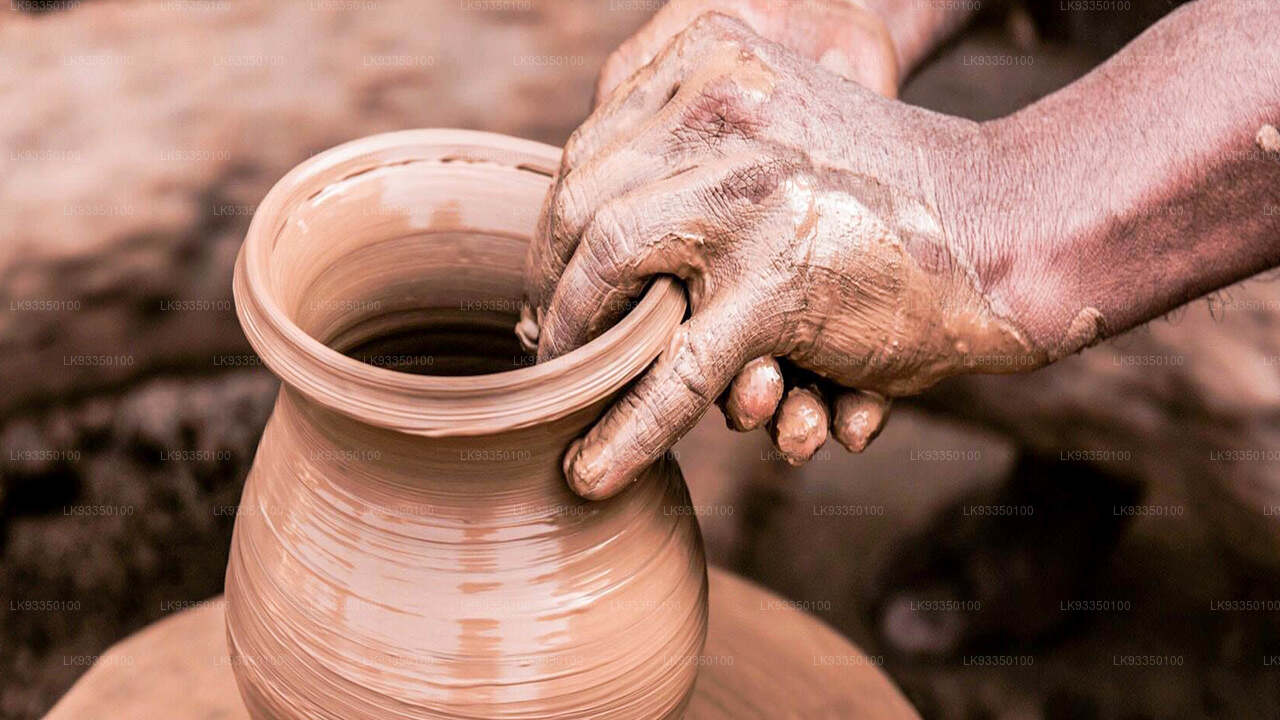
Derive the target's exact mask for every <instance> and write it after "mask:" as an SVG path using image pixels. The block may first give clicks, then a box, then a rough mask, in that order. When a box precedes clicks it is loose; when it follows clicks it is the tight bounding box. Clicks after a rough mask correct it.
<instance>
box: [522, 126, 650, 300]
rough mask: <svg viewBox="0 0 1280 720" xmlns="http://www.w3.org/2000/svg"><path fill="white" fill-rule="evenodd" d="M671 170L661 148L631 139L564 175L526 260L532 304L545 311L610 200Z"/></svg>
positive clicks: (554, 189)
mask: <svg viewBox="0 0 1280 720" xmlns="http://www.w3.org/2000/svg"><path fill="white" fill-rule="evenodd" d="M672 172H673V170H672V169H671V166H670V162H669V160H668V159H666V158H665V157H663V153H662V151H661V148H659V147H651V146H650V147H647V146H646V144H645V143H643V142H634V143H628V144H626V145H623V146H620V147H617V148H614V149H612V150H610V152H607V153H603V154H601V155H599V156H597V157H596V158H594V159H592V160H591V161H590V162H588V163H587V164H586V165H584V166H583V167H582V168H579V170H577V171H575V172H572V173H570V174H569V175H568V176H564V177H561V178H560V180H559V181H558V182H557V183H556V185H555V186H553V187H552V189H551V190H550V192H549V194H548V196H547V199H546V201H545V202H544V204H543V209H542V215H541V217H540V219H539V224H538V230H537V234H536V235H535V236H534V240H533V243H532V244H531V245H530V247H529V257H528V258H527V260H526V262H525V292H526V300H527V302H528V304H529V305H530V306H531V307H533V308H534V310H535V312H536V311H537V310H543V311H545V310H546V307H547V305H548V304H549V303H550V300H551V297H552V294H553V293H554V291H555V288H556V286H557V285H558V284H559V281H560V275H561V274H562V273H564V269H565V266H566V265H567V264H568V263H569V258H571V257H573V253H574V251H575V250H576V249H577V247H578V241H579V240H580V239H581V237H582V231H583V230H584V229H585V228H586V226H587V223H589V222H590V221H591V218H592V217H593V216H594V215H595V214H596V213H597V212H598V211H599V210H600V208H601V206H602V205H604V204H605V203H607V202H608V201H610V200H612V199H614V198H616V197H619V196H621V195H623V194H625V193H626V192H627V191H629V190H632V189H634V188H637V187H641V186H642V185H644V184H647V183H650V182H653V181H657V180H661V179H662V178H664V177H666V176H668V175H670V174H671V173H672Z"/></svg>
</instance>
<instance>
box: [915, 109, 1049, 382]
mask: <svg viewBox="0 0 1280 720" xmlns="http://www.w3.org/2000/svg"><path fill="white" fill-rule="evenodd" d="M944 121H946V122H947V123H949V126H950V129H949V130H948V131H947V132H942V133H936V134H935V137H944V138H947V141H946V142H944V143H939V144H935V145H934V146H933V148H932V150H933V152H932V153H931V154H930V156H929V158H930V159H929V164H930V166H931V167H932V169H933V170H932V176H933V178H934V183H935V187H936V188H937V194H936V196H935V198H934V200H933V201H934V202H935V203H936V207H937V208H938V215H939V217H940V219H941V223H942V227H943V236H944V239H943V243H944V245H945V247H946V255H947V257H948V261H949V262H950V263H951V267H952V271H951V272H950V273H949V274H947V277H946V280H947V282H949V283H950V285H949V286H948V288H947V292H948V293H950V296H949V298H948V300H947V302H946V303H945V307H946V309H947V313H946V315H945V317H944V322H945V323H946V324H947V326H948V327H953V328H954V333H955V334H956V335H957V337H959V338H960V339H961V341H962V343H963V345H964V346H965V348H966V350H967V352H965V353H960V354H959V355H958V356H957V361H958V363H959V365H960V367H959V368H958V369H957V372H958V373H1011V372H1027V371H1031V370H1035V369H1037V368H1039V367H1042V366H1044V365H1046V364H1048V363H1049V362H1051V361H1052V360H1054V359H1057V358H1056V356H1055V355H1054V354H1053V353H1052V352H1050V351H1049V350H1048V349H1047V348H1046V345H1045V344H1044V342H1043V337H1044V334H1043V332H1042V329H1043V327H1044V325H1045V320H1046V312H1045V310H1046V303H1047V302H1048V301H1049V300H1050V299H1051V298H1053V297H1055V295H1056V292H1057V291H1056V288H1058V287H1059V285H1060V282H1059V280H1058V279H1056V278H1055V277H1054V276H1053V275H1051V274H1050V273H1049V270H1051V269H1052V265H1051V264H1048V265H1047V264H1046V260H1047V258H1049V257H1050V254H1049V253H1045V252H1040V251H1038V250H1037V243H1036V241H1035V240H1034V238H1035V237H1037V234H1036V233H1035V232H1033V231H1031V230H1030V229H1029V228H1028V227H1027V225H1028V224H1029V223H1037V222H1039V218H1041V217H1045V216H1044V215H1043V214H1042V213H1040V212H1038V211H1037V210H1036V209H1035V208H1032V207H1028V206H1026V205H1025V204H1016V205H1015V204H1014V198H1018V197H1021V196H1022V195H1023V193H1020V192H1016V189H1017V188H1018V187H1020V186H1021V187H1025V186H1026V184H1027V183H1029V182H1031V180H1030V179H1029V178H1028V176H1027V173H1028V172H1029V171H1030V170H1031V168H1028V167H1026V165H1024V164H1023V163H1022V158H1023V157H1025V154H1023V153H1018V152H1016V151H1014V148H1016V147H1017V146H1018V145H1019V143H1021V142H1024V140H1023V139H1021V138H1015V137H1012V136H1010V135H1009V134H1008V133H1010V130H1009V129H1008V128H1007V127H1005V126H1002V125H1000V124H999V123H975V122H971V121H968V120H961V119H959V118H944Z"/></svg>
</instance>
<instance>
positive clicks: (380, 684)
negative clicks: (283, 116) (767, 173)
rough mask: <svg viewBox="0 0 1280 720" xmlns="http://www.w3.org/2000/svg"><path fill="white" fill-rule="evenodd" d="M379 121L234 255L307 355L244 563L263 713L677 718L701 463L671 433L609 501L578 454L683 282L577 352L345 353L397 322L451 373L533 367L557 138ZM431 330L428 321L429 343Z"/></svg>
mask: <svg viewBox="0 0 1280 720" xmlns="http://www.w3.org/2000/svg"><path fill="white" fill-rule="evenodd" d="M459 138H461V140H460V139H459ZM361 142H365V143H370V142H371V144H370V145H369V146H368V147H361V146H357V147H356V148H355V149H352V148H350V147H347V146H344V147H343V148H340V149H337V150H335V151H331V152H330V153H328V154H326V155H322V156H318V157H317V158H313V159H312V160H310V161H308V163H304V166H306V167H304V166H300V168H299V169H298V170H295V171H294V173H291V175H290V176H286V178H285V179H284V180H282V181H281V183H280V184H279V185H277V188H275V189H273V190H272V193H271V194H269V195H268V197H267V199H266V200H264V202H263V204H262V206H260V209H259V211H258V216H255V218H254V224H253V227H252V228H251V230H250V237H249V238H248V239H246V245H245V248H244V249H243V250H242V252H241V257H240V260H239V262H238V263H237V269H236V299H237V310H238V312H239V313H240V316H241V321H242V325H243V326H244V327H245V330H246V334H247V335H248V336H249V338H250V341H251V342H252V343H253V345H254V347H255V349H256V350H257V351H258V353H259V355H261V356H262V357H263V359H264V361H265V362H266V363H267V364H268V365H269V366H271V368H272V369H273V370H274V371H275V372H276V373H277V374H278V375H280V376H281V378H282V380H283V381H284V382H283V384H282V388H281V391H280V395H279V398H278V400H277V404H276V407H275V410H274V412H273V414H272V417H271V419H270V421H269V423H268V425H267V428H266V430H265V432H264V434H263V436H262V440H261V442H260V444H259V447H258V452H257V456H256V458H255V460H254V465H253V468H252V470H251V471H250V474H249V477H248V480H247V482H246V485H245V489H244V495H243V498H242V500H241V505H240V511H239V514H238V516H237V519H236V527H235V534H234V539H233V542H232V548H231V559H230V564H229V566H228V569H227V579H226V599H227V637H228V642H229V645H230V651H231V655H232V658H233V667H234V670H235V674H236V679H237V682H238V684H239V687H240V691H241V694H242V695H243V697H244V700H245V704H246V706H247V707H248V709H249V712H250V714H251V715H253V717H255V718H260V719H263V720H265V719H267V718H273V719H277V718H288V719H292V718H298V719H301V718H309V719H310V718H333V719H335V720H336V719H338V718H343V719H348V720H349V719H351V718H375V717H377V718H594V717H608V718H675V717H679V716H680V715H681V713H682V712H683V708H684V707H685V705H686V704H687V702H688V700H689V697H690V695H691V693H692V689H693V684H694V680H695V679H696V672H697V662H696V659H697V656H698V654H699V653H700V652H701V649H702V644H703V641H704V639H705V635H706V621H707V618H706V607H707V584H706V565H705V560H704V556H703V550H702V542H701V538H700V536H699V532H698V528H697V524H696V521H695V519H694V516H693V513H692V512H690V507H689V496H688V492H687V489H686V488H685V485H684V482H683V479H682V478H681V476H680V472H679V469H678V468H677V467H676V465H675V463H674V461H671V460H669V459H660V460H659V461H658V462H657V463H656V464H655V465H654V466H653V467H652V468H651V469H650V470H649V471H648V472H647V473H646V474H645V476H644V477H642V478H641V479H640V480H639V481H637V483H636V484H635V486H634V487H632V488H631V489H630V490H629V491H627V492H625V493H623V494H621V495H619V496H618V497H616V498H613V499H611V500H609V501H605V502H594V503H589V502H586V501H583V500H581V499H579V498H578V497H577V496H575V495H573V494H572V493H571V492H570V491H569V490H568V488H567V486H566V484H565V482H564V479H563V476H562V474H561V467H560V464H561V459H562V455H563V452H564V449H565V447H566V446H567V445H568V443H569V442H570V441H571V440H572V439H573V438H575V437H578V436H580V435H581V434H582V433H583V432H584V431H585V429H586V428H587V427H589V425H590V424H591V423H592V422H593V421H594V420H595V419H596V418H597V417H598V416H599V414H600V412H601V411H602V409H603V408H604V407H605V406H606V405H607V403H608V402H609V401H610V400H611V399H612V397H613V396H614V395H615V394H616V392H617V391H618V389H619V388H620V387H621V386H622V384H623V383H625V382H627V381H628V380H630V379H631V378H633V377H634V376H635V375H637V374H638V373H639V372H640V371H642V370H643V368H644V366H646V365H647V363H648V362H649V361H650V360H651V359H652V356H653V355H654V354H656V352H657V349H658V348H660V346H661V344H662V343H663V342H665V338H664V337H657V335H658V334H661V332H665V331H663V330H661V328H666V331H669V329H670V327H668V326H671V327H673V326H674V322H678V319H679V311H680V310H681V309H682V306H681V307H679V308H677V307H676V306H675V305H673V304H671V303H670V302H668V300H669V293H668V289H666V288H665V286H664V289H663V290H662V292H663V293H664V295H663V297H664V299H663V300H661V301H653V302H650V299H649V298H646V299H645V300H644V301H642V303H641V305H640V306H639V307H638V309H637V310H633V314H636V313H638V314H640V315H644V316H645V317H646V318H648V320H647V321H646V320H644V319H641V320H636V321H635V322H631V321H632V318H630V317H629V318H628V319H627V321H624V323H621V324H620V326H619V327H618V328H615V329H614V330H611V331H610V334H608V335H607V336H602V338H600V339H598V340H596V341H593V342H592V343H589V344H588V346H586V348H584V349H583V350H582V351H579V352H582V355H581V356H580V357H579V359H578V360H573V361H567V362H560V360H557V361H554V362H552V363H548V364H545V365H538V366H536V367H527V368H521V369H510V370H507V371H506V372H501V373H497V374H493V373H490V374H483V375H472V376H471V377H429V378H423V377H419V376H413V375H408V374H407V373H403V372H393V371H391V370H389V369H387V368H385V367H375V365H376V364H377V363H376V362H375V365H364V364H361V363H359V362H357V361H355V360H353V359H352V358H349V357H345V356H342V355H340V354H339V353H338V352H336V350H342V351H351V352H353V353H354V349H356V348H358V347H363V348H366V349H367V348H370V347H373V348H380V349H381V350H380V352H382V354H383V355H391V356H394V357H395V358H398V359H400V360H401V361H403V360H405V359H406V358H407V359H408V360H409V361H410V364H414V363H415V362H416V364H417V365H419V366H426V369H428V370H432V371H439V372H441V373H447V374H467V373H476V372H480V371H493V370H499V369H503V368H504V367H505V368H511V367H512V366H521V365H523V364H524V363H525V362H526V361H527V360H526V359H524V358H522V357H520V356H519V355H517V354H515V353H513V352H509V350H508V348H510V347H515V343H514V336H513V335H510V333H511V329H512V324H511V323H513V322H514V309H515V308H516V307H518V302H519V297H520V289H521V286H522V283H521V280H520V278H521V267H522V264H523V256H524V249H525V246H526V244H527V233H528V231H529V230H531V229H532V227H533V220H534V219H536V214H537V208H538V206H539V204H540V202H541V195H542V193H543V191H545V187H546V185H547V182H548V179H549V171H548V170H546V169H542V167H541V166H540V165H538V163H543V164H544V165H548V166H550V167H554V162H555V158H556V152H555V150H554V149H553V148H548V147H546V146H541V145H536V144H534V143H523V141H512V140H509V139H502V138H496V136H486V135H482V134H475V133H457V132H453V133H451V134H449V133H446V134H443V135H442V134H441V133H440V131H435V132H434V133H432V132H431V131H414V132H412V133H397V134H394V135H393V136H384V137H381V138H375V139H371V140H366V141H357V145H358V143H361ZM491 146H492V147H491ZM406 147H409V148H411V149H412V151H411V152H410V151H406V150H404V148H406ZM493 147H498V150H497V151H494V150H493ZM459 148H461V150H460V149H459ZM491 151H492V152H491ZM465 152H471V153H472V154H473V155H478V156H479V157H471V156H466V157H465V160H466V161H465V162H459V157H458V154H459V153H465ZM406 153H407V155H406ZM406 157H409V160H407V161H406ZM353 158H354V160H353ZM535 161H536V162H535ZM353 163H354V164H353ZM362 163H363V164H362ZM365 165H369V166H371V167H364V166H365ZM353 168H354V169H353ZM362 168H363V169H362ZM531 168H532V169H531ZM515 172H519V173H523V175H521V176H520V177H519V179H518V182H515V181H513V182H512V183H511V184H510V186H509V187H505V188H504V187H502V185H503V182H504V178H505V179H511V178H515V177H516V176H514V175H512V173H515ZM529 175H532V176H533V177H528V176H529ZM415 183H416V184H417V186H422V184H423V183H426V186H427V189H428V190H430V189H432V188H434V190H433V192H425V193H423V192H418V193H416V194H415V193H414V192H413V188H414V187H415ZM486 188H488V189H487V190H486ZM419 189H420V190H421V189H422V188H421V187H419ZM433 193H434V194H433ZM486 193H488V194H486ZM406 194H407V196H411V197H417V198H418V203H419V204H415V205H412V206H410V205H407V204H405V203H404V202H403V198H404V197H406ZM352 203H357V204H359V203H363V208H364V209H365V210H366V211H367V214H366V215H364V216H363V222H362V219H361V218H362V216H359V215H357V216H356V217H355V219H352V213H353V212H354V209H353V208H354V207H355V206H354V205H353V204H352ZM432 203H434V204H435V207H434V209H433V208H432V207H431V204H432ZM498 203H502V204H501V205H499V204H498ZM421 205H425V206H426V207H425V208H424V207H422V206H421ZM424 213H425V215H424ZM490 215H491V216H492V218H490V219H488V220H486V218H488V217H489V216H490ZM494 218H496V219H494ZM370 228H372V229H370ZM521 228H523V231H522V232H517V230H520V229H521ZM255 233H257V235H255ZM255 263H257V264H256V265H255ZM654 292H656V286H655V289H653V290H651V291H650V294H653V293H654ZM670 297H674V296H670ZM680 302H681V303H682V301H680ZM660 306H661V307H660ZM659 316H660V319H658V318H659ZM650 321H652V322H650ZM628 323H630V324H628ZM646 323H647V324H646ZM624 326H625V327H624ZM495 328H496V329H498V330H500V331H501V332H500V333H498V334H495ZM408 330H412V331H413V332H414V333H417V335H418V336H421V337H426V338H427V340H428V343H427V344H426V345H418V346H415V348H414V350H413V352H409V351H408V350H407V349H406V348H408V347H409V346H406V345H404V344H403V342H402V340H403V337H405V333H406V331H408ZM503 333H505V334H503ZM629 334H630V336H628V335H629ZM308 338H309V339H308ZM387 338H390V339H389V340H388V339H387ZM380 343H381V344H380ZM593 346H594V348H593ZM637 347H639V348H641V350H640V351H637V350H636V348H637ZM391 351H394V352H391ZM504 353H505V354H504ZM637 353H638V354H637ZM366 354H367V353H366ZM573 355H574V353H570V354H569V355H566V356H564V357H565V358H570V357H571V356H573ZM562 359H563V358H562ZM402 364H403V363H402ZM420 369H421V367H420Z"/></svg>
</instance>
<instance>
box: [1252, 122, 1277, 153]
mask: <svg viewBox="0 0 1280 720" xmlns="http://www.w3.org/2000/svg"><path fill="white" fill-rule="evenodd" d="M1254 141H1255V142H1257V143H1258V147H1260V148H1262V151H1263V152H1268V153H1271V154H1273V155H1277V154H1280V130H1276V127H1275V126H1274V125H1263V126H1262V127H1260V128H1258V134H1257V136H1255V137H1254Z"/></svg>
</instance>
